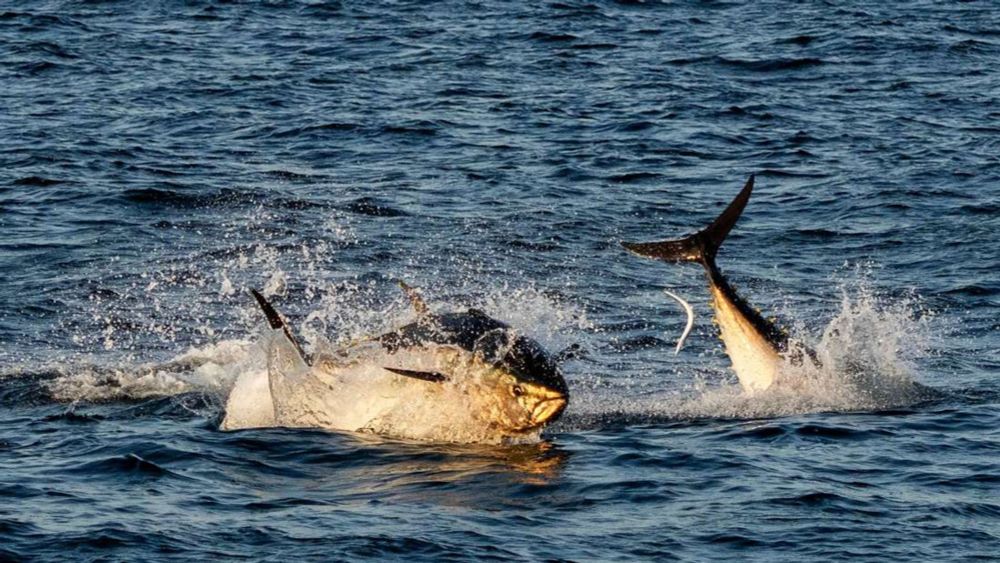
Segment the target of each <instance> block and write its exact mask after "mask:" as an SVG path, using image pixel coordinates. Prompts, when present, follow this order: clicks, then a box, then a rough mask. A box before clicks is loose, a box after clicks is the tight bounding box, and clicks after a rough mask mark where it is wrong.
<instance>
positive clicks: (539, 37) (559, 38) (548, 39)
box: [528, 31, 577, 43]
mask: <svg viewBox="0 0 1000 563" xmlns="http://www.w3.org/2000/svg"><path fill="white" fill-rule="evenodd" d="M528 38H529V39H531V40H532V41H540V42H542V43H564V42H566V41H574V40H576V39H577V37H576V36H575V35H571V34H569V33H546V32H544V31H536V32H534V33H532V34H531V35H529V36H528Z"/></svg>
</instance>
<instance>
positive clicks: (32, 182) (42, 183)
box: [11, 176, 63, 187]
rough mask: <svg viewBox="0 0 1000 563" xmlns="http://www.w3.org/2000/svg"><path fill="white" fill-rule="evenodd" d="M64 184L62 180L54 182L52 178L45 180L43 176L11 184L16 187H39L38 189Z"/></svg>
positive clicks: (31, 177) (20, 179)
mask: <svg viewBox="0 0 1000 563" xmlns="http://www.w3.org/2000/svg"><path fill="white" fill-rule="evenodd" d="M62 183H63V181H62V180H52V179H50V178H43V177H41V176H27V177H24V178H19V179H17V180H14V181H13V182H11V184H12V185H15V186H37V187H46V186H55V185H57V184H62Z"/></svg>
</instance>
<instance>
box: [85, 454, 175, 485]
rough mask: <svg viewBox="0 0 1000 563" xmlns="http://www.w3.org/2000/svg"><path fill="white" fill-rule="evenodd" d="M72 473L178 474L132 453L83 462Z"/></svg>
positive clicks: (149, 476)
mask: <svg viewBox="0 0 1000 563" xmlns="http://www.w3.org/2000/svg"><path fill="white" fill-rule="evenodd" d="M70 473H80V474H85V475H104V476H106V475H107V474H108V473H117V474H122V475H127V476H130V477H138V478H139V479H159V478H161V477H166V476H176V474H175V473H174V472H172V471H170V470H168V469H165V468H163V467H160V466H159V465H157V464H155V463H153V462H152V461H149V460H147V459H143V458H141V457H139V456H138V455H136V454H131V453H130V454H125V455H123V456H115V457H110V458H105V459H100V460H97V461H90V462H87V463H83V464H81V465H77V466H76V467H74V468H72V469H70Z"/></svg>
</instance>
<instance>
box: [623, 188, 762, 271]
mask: <svg viewBox="0 0 1000 563" xmlns="http://www.w3.org/2000/svg"><path fill="white" fill-rule="evenodd" d="M752 191H753V174H751V175H750V178H749V179H748V180H747V183H746V185H744V186H743V190H742V191H740V193H739V195H737V196H736V198H735V199H733V201H732V202H731V203H730V204H729V206H728V207H726V210H725V211H723V212H722V214H721V215H719V216H718V217H717V218H716V219H715V221H713V222H712V224H711V225H709V226H708V227H706V228H705V229H704V230H701V231H699V232H697V233H695V234H693V235H691V236H689V237H687V238H682V239H677V240H665V241H661V242H623V243H622V246H624V247H625V248H627V249H628V250H630V251H632V252H634V253H635V254H638V255H639V256H645V257H647V258H655V259H657V260H663V261H664V262H702V263H704V264H705V265H709V264H714V262H715V255H716V253H717V252H718V251H719V247H720V246H722V241H724V240H726V235H728V234H729V231H731V230H732V228H733V225H735V224H736V220H737V219H739V218H740V215H741V214H742V213H743V209H744V208H745V207H746V206H747V202H748V201H749V200H750V192H752Z"/></svg>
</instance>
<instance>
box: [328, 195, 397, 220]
mask: <svg viewBox="0 0 1000 563" xmlns="http://www.w3.org/2000/svg"><path fill="white" fill-rule="evenodd" d="M340 208H341V209H343V210H344V211H348V212H350V213H356V214H358V215H368V216H369V217H405V216H406V215H409V214H408V213H406V212H405V211H403V210H401V209H396V208H395V207H391V206H390V205H389V204H387V203H383V202H381V201H379V200H377V199H375V198H371V197H362V198H359V199H356V200H354V201H352V202H350V203H347V204H345V205H342V206H340Z"/></svg>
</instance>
